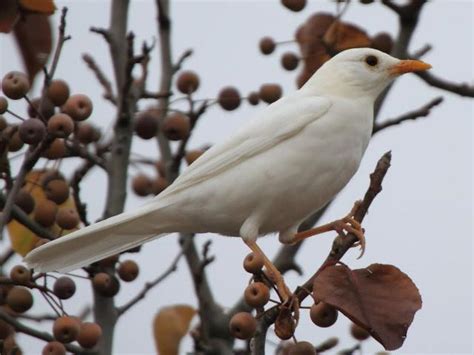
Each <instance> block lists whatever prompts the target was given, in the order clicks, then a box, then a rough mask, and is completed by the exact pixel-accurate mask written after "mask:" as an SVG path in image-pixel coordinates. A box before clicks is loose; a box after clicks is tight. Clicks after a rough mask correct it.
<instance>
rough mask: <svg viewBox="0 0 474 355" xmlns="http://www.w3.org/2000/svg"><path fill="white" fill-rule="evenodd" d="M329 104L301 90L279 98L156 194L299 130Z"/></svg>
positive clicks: (199, 178)
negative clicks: (304, 93) (303, 93)
mask: <svg viewBox="0 0 474 355" xmlns="http://www.w3.org/2000/svg"><path fill="white" fill-rule="evenodd" d="M330 107H331V101H330V100H329V99H327V98H324V97H316V96H306V95H305V96H303V95H302V93H301V92H296V93H295V94H294V95H292V96H287V97H285V98H282V99H280V100H278V101H277V102H275V103H273V104H271V105H270V106H268V107H267V108H266V109H265V110H264V111H262V112H260V113H259V115H257V116H256V117H254V118H253V120H252V121H251V122H249V123H248V124H247V125H245V126H244V127H242V129H240V130H239V131H237V132H236V133H235V134H234V135H233V136H231V137H230V138H229V139H227V140H226V141H225V142H224V143H222V144H217V145H215V146H213V147H212V148H210V149H209V150H208V151H206V153H205V154H203V155H202V156H201V157H199V159H197V160H196V161H195V162H194V163H193V164H192V165H190V166H189V167H188V168H187V169H186V170H184V171H183V173H182V174H181V175H180V176H179V177H178V178H177V179H176V180H175V182H174V183H173V184H172V185H171V186H170V187H169V188H168V189H166V190H165V191H163V193H162V194H160V195H159V197H165V196H167V195H170V194H172V193H175V192H178V191H181V190H184V189H186V188H188V187H190V186H193V185H195V184H197V183H199V182H201V181H204V180H207V179H209V178H211V177H213V176H216V175H218V174H219V173H221V172H223V171H225V170H227V169H229V168H231V167H233V166H235V165H237V164H239V163H240V162H241V161H243V160H245V159H248V158H250V157H252V156H254V155H257V154H259V153H262V152H264V151H266V150H267V149H269V148H271V147H274V146H275V145H277V144H279V143H281V142H282V141H284V140H286V139H288V138H290V137H292V136H294V135H295V134H298V132H300V131H301V130H303V129H304V128H305V127H306V126H307V125H308V124H310V123H312V122H314V121H315V120H317V119H318V118H320V117H321V116H323V115H324V114H325V113H326V112H327V111H328V110H329V108H330Z"/></svg>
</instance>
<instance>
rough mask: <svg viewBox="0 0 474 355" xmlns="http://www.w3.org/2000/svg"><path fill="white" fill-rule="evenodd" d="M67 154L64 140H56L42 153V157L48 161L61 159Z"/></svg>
mask: <svg viewBox="0 0 474 355" xmlns="http://www.w3.org/2000/svg"><path fill="white" fill-rule="evenodd" d="M66 154H67V147H66V143H65V142H64V139H62V138H56V139H55V140H54V141H53V143H51V145H50V146H49V147H48V149H46V151H45V152H44V153H43V155H44V157H45V158H47V159H50V160H55V159H61V158H63V157H65V156H66Z"/></svg>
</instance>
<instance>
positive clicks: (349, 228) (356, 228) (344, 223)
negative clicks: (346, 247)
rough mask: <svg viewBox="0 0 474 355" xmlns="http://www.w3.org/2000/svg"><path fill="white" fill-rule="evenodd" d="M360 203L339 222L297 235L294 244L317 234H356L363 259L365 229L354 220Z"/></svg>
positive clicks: (357, 244)
mask: <svg viewBox="0 0 474 355" xmlns="http://www.w3.org/2000/svg"><path fill="white" fill-rule="evenodd" d="M359 204H360V201H357V202H356V203H355V204H354V207H353V208H352V210H351V212H350V213H349V214H348V215H347V216H345V217H343V218H341V219H338V220H335V221H333V222H330V223H327V224H324V225H322V226H319V227H315V228H311V229H308V230H306V231H303V232H299V233H296V234H295V236H294V238H293V241H292V242H293V243H296V242H299V241H301V240H303V239H306V238H309V237H312V236H314V235H317V234H322V233H326V232H330V231H336V232H337V233H338V234H339V235H345V234H344V231H346V232H348V233H352V234H354V235H355V236H356V237H357V239H358V240H359V241H358V242H357V243H356V244H355V245H354V246H360V248H361V254H360V256H359V257H361V256H362V255H363V254H364V251H365V235H364V229H363V228H362V226H361V225H360V223H359V222H358V221H356V220H355V219H354V213H355V211H356V209H357V207H358V206H359Z"/></svg>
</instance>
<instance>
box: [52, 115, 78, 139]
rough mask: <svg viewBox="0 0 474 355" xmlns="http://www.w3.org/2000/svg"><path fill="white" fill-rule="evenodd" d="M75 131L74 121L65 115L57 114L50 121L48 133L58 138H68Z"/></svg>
mask: <svg viewBox="0 0 474 355" xmlns="http://www.w3.org/2000/svg"><path fill="white" fill-rule="evenodd" d="M73 131H74V121H73V120H72V118H71V116H69V115H67V114H65V113H57V114H55V115H53V116H51V118H50V119H49V120H48V133H50V134H51V135H53V136H54V137H58V138H67V137H69V135H70V134H71V133H72V132H73Z"/></svg>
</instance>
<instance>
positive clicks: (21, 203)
mask: <svg viewBox="0 0 474 355" xmlns="http://www.w3.org/2000/svg"><path fill="white" fill-rule="evenodd" d="M15 204H16V205H17V206H18V207H20V208H21V209H22V210H23V212H25V213H26V214H30V213H31V212H33V210H34V208H35V200H34V198H33V196H31V194H30V193H29V192H28V191H26V190H25V189H21V190H20V191H18V194H17V195H16V197H15Z"/></svg>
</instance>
